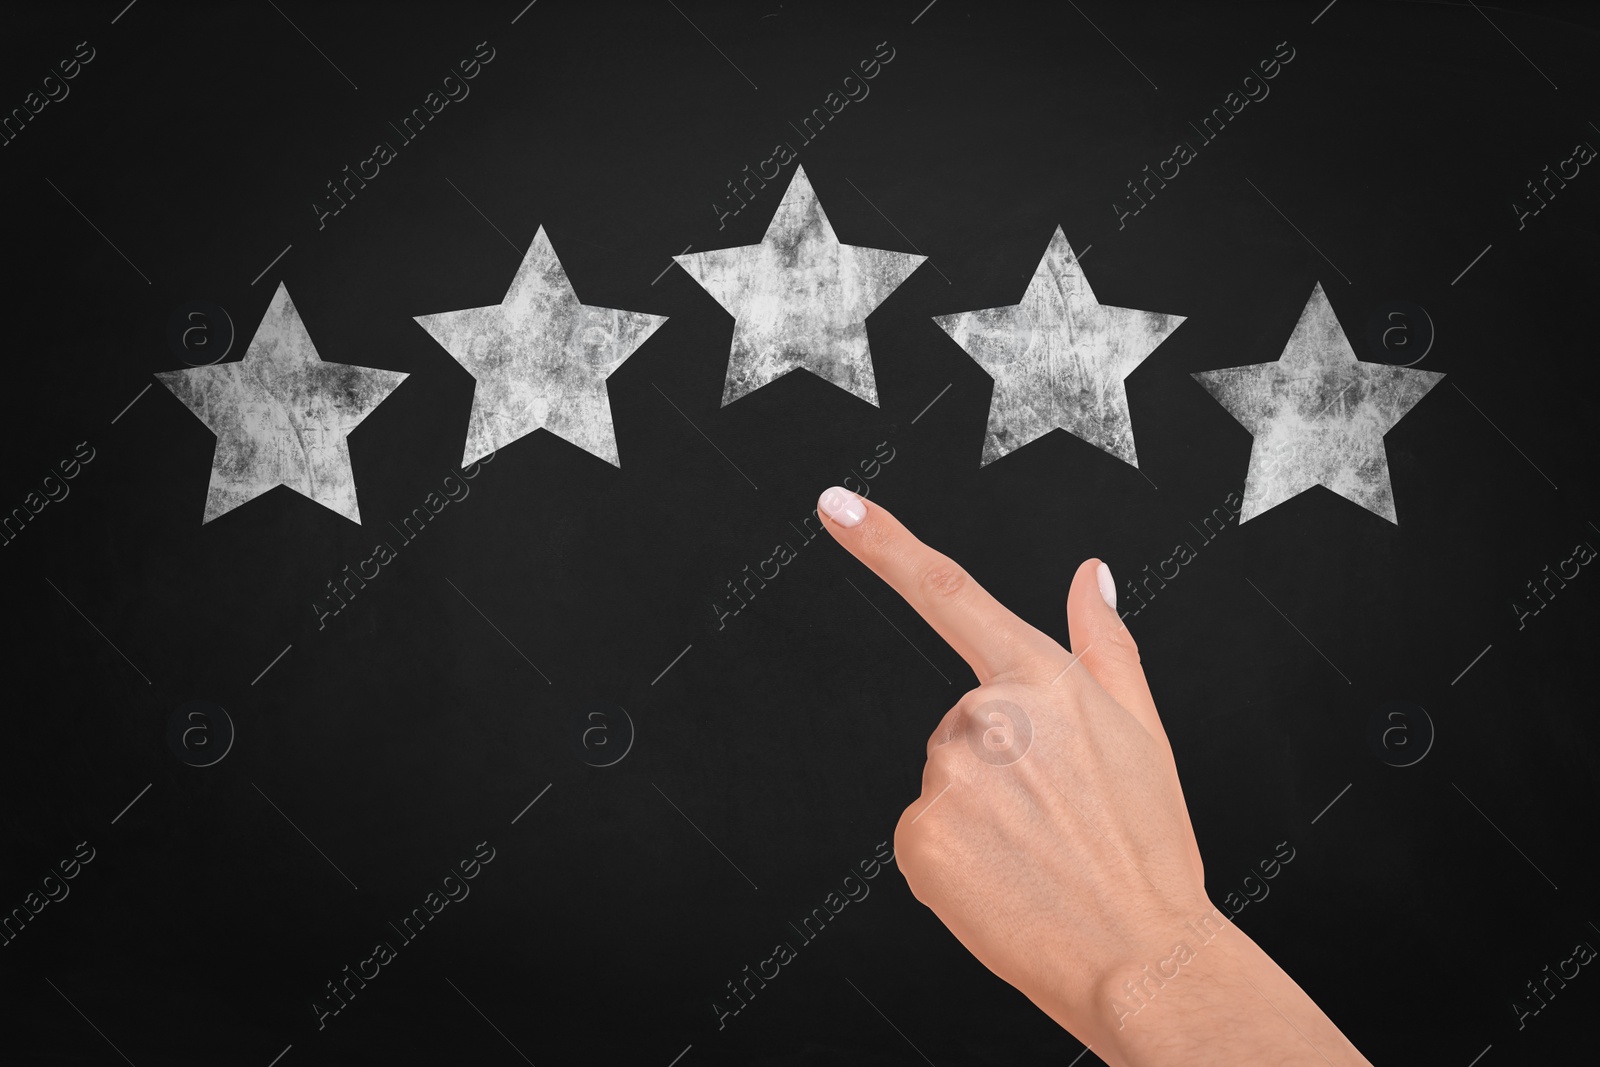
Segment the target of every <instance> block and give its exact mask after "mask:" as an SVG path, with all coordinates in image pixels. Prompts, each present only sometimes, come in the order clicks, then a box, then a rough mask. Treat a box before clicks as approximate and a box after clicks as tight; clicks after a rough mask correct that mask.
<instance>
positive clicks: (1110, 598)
mask: <svg viewBox="0 0 1600 1067" xmlns="http://www.w3.org/2000/svg"><path fill="white" fill-rule="evenodd" d="M1094 574H1095V580H1096V581H1098V582H1099V583H1100V598H1101V599H1102V600H1104V601H1105V602H1106V607H1108V608H1110V609H1111V610H1112V611H1116V610H1117V583H1116V582H1114V581H1112V580H1111V568H1110V567H1107V566H1106V565H1105V564H1104V563H1102V564H1100V566H1098V567H1096V568H1095V572H1094Z"/></svg>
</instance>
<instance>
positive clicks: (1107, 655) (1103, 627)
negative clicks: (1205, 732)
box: [1067, 559, 1172, 756]
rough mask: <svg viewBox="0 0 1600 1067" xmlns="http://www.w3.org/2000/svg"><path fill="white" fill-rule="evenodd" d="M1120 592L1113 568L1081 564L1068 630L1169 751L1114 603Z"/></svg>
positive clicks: (1083, 658)
mask: <svg viewBox="0 0 1600 1067" xmlns="http://www.w3.org/2000/svg"><path fill="white" fill-rule="evenodd" d="M1116 598H1117V587H1116V583H1115V581H1114V580H1113V579H1112V577H1111V568H1109V567H1107V566H1106V565H1105V564H1104V563H1102V562H1101V561H1100V560H1098V559H1086V560H1084V561H1083V562H1082V563H1081V564H1079V566H1078V572H1077V573H1076V574H1074V575H1073V576H1072V587H1071V588H1070V589H1069V590H1068V591H1067V634H1068V639H1069V640H1070V641H1071V642H1072V654H1073V655H1074V656H1076V657H1077V658H1078V660H1079V662H1081V663H1082V664H1083V665H1084V666H1085V667H1087V668H1088V670H1089V673H1090V674H1091V675H1092V676H1093V677H1094V680H1095V681H1097V682H1099V683H1100V687H1101V688H1102V689H1104V690H1105V691H1106V692H1107V693H1110V694H1111V696H1112V698H1113V699H1114V700H1116V702H1117V703H1118V704H1121V705H1122V706H1123V707H1124V708H1126V709H1127V710H1128V712H1129V713H1131V714H1132V715H1133V717H1134V718H1135V719H1138V720H1139V722H1140V724H1141V725H1142V726H1144V728H1145V729H1146V730H1148V731H1149V732H1150V735H1151V736H1152V737H1154V738H1155V739H1156V741H1158V742H1159V743H1160V744H1161V747H1162V748H1164V749H1166V750H1167V752H1168V754H1169V756H1170V754H1171V752H1172V746H1171V744H1170V743H1169V742H1168V741H1167V732H1166V730H1164V729H1163V728H1162V726H1161V716H1160V715H1159V714H1157V712H1156V702H1155V698H1154V697H1152V696H1151V695H1150V684H1149V683H1148V682H1147V681H1145V677H1144V668H1143V667H1142V666H1140V664H1139V646H1138V644H1137V643H1136V642H1135V641H1134V639H1133V635H1132V634H1131V633H1129V632H1128V627H1127V624H1126V623H1124V622H1123V621H1122V619H1121V617H1120V616H1118V614H1117V610H1116V608H1115V607H1114V606H1113V605H1114V604H1115V603H1116Z"/></svg>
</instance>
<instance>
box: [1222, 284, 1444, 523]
mask: <svg viewBox="0 0 1600 1067" xmlns="http://www.w3.org/2000/svg"><path fill="white" fill-rule="evenodd" d="M1194 377H1195V379H1196V380H1197V381H1199V382H1200V384H1201V385H1203V386H1205V388H1206V391H1207V392H1209V393H1210V394H1211V395H1212V396H1214V397H1216V399H1217V402H1218V403H1220V404H1221V405H1222V406H1223V407H1225V408H1227V409H1228V411H1229V412H1231V413H1232V415H1233V417H1234V418H1236V419H1238V420H1239V422H1240V423H1241V424H1242V425H1243V426H1244V427H1245V429H1247V430H1249V431H1250V433H1251V434H1252V435H1253V436H1254V437H1255V441H1254V443H1253V444H1252V445H1251V446H1250V467H1249V471H1248V473H1247V474H1246V475H1245V483H1244V508H1243V510H1242V511H1241V513H1240V515H1239V521H1240V522H1247V521H1249V520H1250V519H1252V518H1254V517H1255V516H1257V515H1260V514H1261V513H1262V512H1264V511H1267V510H1269V509H1270V508H1274V507H1276V506H1277V505H1279V504H1281V503H1283V502H1284V501H1285V500H1288V499H1289V498H1290V497H1293V496H1296V495H1298V494H1299V493H1301V492H1304V491H1305V490H1307V489H1309V488H1311V487H1312V486H1314V485H1323V486H1326V487H1327V488H1329V489H1331V490H1333V491H1334V492H1335V493H1338V494H1339V495H1340V496H1342V497H1344V498H1345V499H1346V500H1350V501H1353V502H1355V503H1357V504H1360V505H1361V506H1362V507H1364V508H1366V509H1367V510H1368V511H1370V512H1372V513H1373V514H1375V515H1381V516H1383V517H1384V518H1385V519H1388V520H1389V521H1390V522H1392V523H1395V524H1397V525H1398V523H1399V521H1400V520H1399V519H1398V518H1397V517H1396V515H1395V509H1394V487H1393V486H1392V485H1391V484H1390V481H1389V462H1388V457H1387V455H1386V454H1385V452H1384V448H1383V435H1384V434H1386V433H1388V432H1389V429H1390V427H1392V426H1394V424H1395V423H1397V422H1399V421H1400V419H1401V417H1402V416H1404V415H1405V413H1406V412H1408V411H1410V410H1411V408H1412V405H1414V404H1416V402H1417V401H1419V400H1421V399H1422V398H1423V397H1424V396H1426V395H1427V393H1428V390H1430V389H1432V388H1433V387H1434V386H1435V385H1436V384H1438V382H1439V380H1440V379H1442V378H1443V377H1444V375H1443V374H1441V373H1439V372H1437V371H1426V370H1410V369H1407V368H1405V367H1391V366H1388V365H1387V364H1382V363H1364V362H1360V361H1358V360H1357V359H1356V354H1355V350H1354V349H1352V348H1351V347H1350V342H1349V340H1348V339H1346V337H1345V335H1344V330H1343V328H1341V327H1340V325H1339V319H1338V317H1337V316H1336V315H1335V314H1334V312H1333V305H1331V304H1330V303H1328V298H1327V296H1325V295H1324V294H1323V292H1322V283H1321V282H1318V283H1317V284H1316V285H1315V286H1314V287H1313V288H1312V290H1311V299H1309V300H1307V301H1306V306H1305V309H1304V310H1303V311H1301V312H1300V321H1299V322H1297V323H1296V324H1295V327H1294V332H1293V333H1292V334H1290V336H1289V343H1288V344H1287V345H1286V346H1284V349H1283V355H1282V356H1281V357H1279V359H1278V361H1277V362H1276V363H1256V364H1252V365H1251V366H1247V367H1228V368H1225V369H1223V370H1212V371H1202V372H1200V373H1198V374H1196V375H1194Z"/></svg>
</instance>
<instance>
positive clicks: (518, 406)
mask: <svg viewBox="0 0 1600 1067" xmlns="http://www.w3.org/2000/svg"><path fill="white" fill-rule="evenodd" d="M416 321H417V323H418V324H419V325H421V326H422V328H423V329H425V330H427V331H428V333H429V334H430V335H432V337H433V339H434V340H435V341H438V342H439V344H440V345H442V346H443V347H444V350H445V351H446V352H449V353H450V355H451V356H453V357H454V358H455V359H456V361H457V362H458V363H460V364H461V365H462V366H463V367H465V368H466V370H467V372H468V373H469V374H471V375H472V376H473V378H475V379H477V384H476V385H475V386H474V388H473V391H472V414H471V416H470V417H469V418H468V421H467V441H466V447H465V450H464V451H463V452H462V456H461V464H462V466H467V465H468V464H471V463H473V462H475V461H476V460H479V459H481V458H483V457H484V456H486V455H488V454H489V453H491V452H493V451H495V450H496V449H499V448H504V447H505V446H506V445H509V444H510V443H511V442H513V441H516V440H518V439H520V438H523V437H526V436H527V435H528V434H530V433H532V432H533V431H535V430H538V429H541V428H542V429H546V430H549V431H550V432H551V433H553V434H555V435H556V436H557V437H560V438H562V439H563V440H565V441H568V442H570V443H572V444H575V445H577V446H578V447H579V448H581V449H583V450H584V451H586V452H589V453H590V454H592V455H594V456H597V457H599V458H600V459H603V460H605V461H606V462H607V463H610V464H611V465H612V466H614V467H620V466H622V461H621V459H620V457H619V456H618V453H617V435H616V430H615V428H614V426H613V424H612V421H611V401H610V398H609V395H608V394H607V392H606V378H607V377H609V376H610V374H611V372H612V371H614V370H616V369H617V367H619V366H621V365H622V363H623V362H624V361H626V360H627V358H628V357H629V356H631V355H632V354H633V353H634V350H635V349H637V348H638V347H639V346H640V345H641V344H643V343H644V341H645V339H646V338H648V337H649V336H650V335H651V334H652V333H654V332H655V331H656V328H657V327H658V326H660V325H661V324H662V323H663V322H666V321H667V318H666V316H665V315H647V314H645V313H644V312H641V311H620V310H618V309H616V308H606V307H595V306H592V305H590V304H585V303H582V302H580V301H579V300H578V296H577V293H576V292H574V291H573V288H572V283H571V282H569V281H568V280H567V272H566V271H565V270H564V269H563V268H562V266H561V261H560V260H559V259H558V258H557V257H556V253H555V249H554V248H553V247H551V245H550V238H549V237H548V236H546V235H545V232H544V227H543V226H540V227H539V229H538V231H537V232H536V233H535V234H534V235H533V243H532V244H531V245H529V246H528V251H527V254H526V255H524V256H523V258H522V263H521V265H519V266H518V267H517V273H516V276H515V277H514V278H513V279H512V280H511V288H510V289H508V290H506V295H505V299H504V300H502V301H500V303H498V304H490V305H488V306H487V307H478V308H467V309H465V310H462V311H445V312H441V313H439V314H437V315H418V316H416Z"/></svg>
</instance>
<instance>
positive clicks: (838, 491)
mask: <svg viewBox="0 0 1600 1067" xmlns="http://www.w3.org/2000/svg"><path fill="white" fill-rule="evenodd" d="M817 510H818V511H819V512H821V513H822V514H823V515H824V516H826V517H827V518H829V519H832V520H833V521H834V522H836V523H838V524H839V525H840V526H844V527H850V526H855V525H857V524H858V523H860V522H861V520H862V519H865V518H866V517H867V502H866V501H865V500H863V499H862V498H861V497H859V496H857V495H856V494H854V493H852V492H851V491H850V490H848V489H846V488H844V487H843V486H840V485H835V486H832V487H831V488H829V489H827V490H825V491H824V492H823V494H822V496H820V497H818V498H817Z"/></svg>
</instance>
